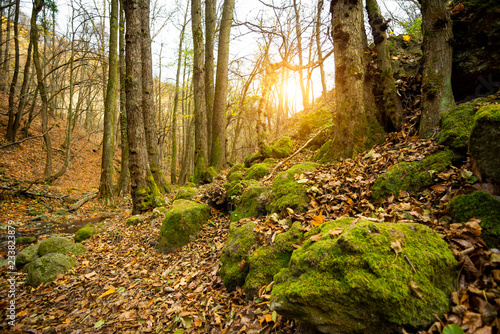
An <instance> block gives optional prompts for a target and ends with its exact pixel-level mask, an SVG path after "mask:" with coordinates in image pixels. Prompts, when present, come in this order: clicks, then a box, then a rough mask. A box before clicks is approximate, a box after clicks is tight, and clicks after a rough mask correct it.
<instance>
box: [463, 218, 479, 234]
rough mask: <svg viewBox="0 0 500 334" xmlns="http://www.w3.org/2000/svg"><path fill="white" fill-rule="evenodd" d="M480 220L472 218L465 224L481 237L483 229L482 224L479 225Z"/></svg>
mask: <svg viewBox="0 0 500 334" xmlns="http://www.w3.org/2000/svg"><path fill="white" fill-rule="evenodd" d="M480 222H481V220H480V219H476V218H472V219H471V220H469V221H468V222H467V223H465V226H466V227H467V228H468V229H469V230H470V231H471V232H472V234H474V235H475V236H476V237H479V236H480V235H481V230H482V228H481V225H479V223H480Z"/></svg>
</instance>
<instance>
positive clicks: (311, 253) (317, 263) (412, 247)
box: [271, 218, 457, 334]
mask: <svg viewBox="0 0 500 334" xmlns="http://www.w3.org/2000/svg"><path fill="white" fill-rule="evenodd" d="M352 220H353V219H352V218H346V219H341V220H337V221H334V222H328V223H324V224H323V225H322V226H321V227H320V228H319V229H318V230H317V234H315V235H313V236H312V237H310V238H309V239H308V240H306V241H305V242H304V245H303V246H302V247H301V248H299V249H297V250H295V251H294V252H293V253H292V257H291V259H290V263H289V266H288V268H286V269H283V270H281V271H280V272H279V273H278V274H277V275H275V277H274V281H275V284H274V287H273V290H272V294H271V309H272V310H275V311H277V312H278V313H279V314H282V315H285V316H288V317H293V318H295V319H297V320H298V321H300V322H304V323H307V324H309V325H310V326H311V327H315V328H316V329H317V330H319V331H320V332H322V333H367V334H371V333H378V334H380V333H392V332H393V331H394V327H397V326H401V325H409V326H412V327H420V326H423V325H427V324H430V323H432V322H433V321H435V318H434V316H433V314H436V315H438V316H439V317H441V316H442V315H443V313H444V312H446V311H447V310H448V309H449V296H450V293H451V291H453V290H454V283H455V282H456V276H457V270H456V267H455V265H456V260H455V258H454V256H453V254H452V252H451V251H450V250H449V249H448V245H447V244H446V242H444V241H443V240H442V239H441V238H440V237H439V235H437V234H436V233H435V232H434V231H432V230H431V229H430V228H428V227H426V226H424V225H420V224H407V223H398V224H393V223H377V224H375V223H373V222H369V221H364V220H359V221H357V223H356V224H355V225H354V226H352V227H351V226H350V225H351V223H352ZM311 234H312V233H311ZM311 234H309V235H311ZM410 262H411V265H410ZM412 265H413V267H414V268H415V271H416V272H415V271H413V268H412Z"/></svg>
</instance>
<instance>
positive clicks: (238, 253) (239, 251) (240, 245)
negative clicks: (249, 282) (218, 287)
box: [219, 222, 257, 291]
mask: <svg viewBox="0 0 500 334" xmlns="http://www.w3.org/2000/svg"><path fill="white" fill-rule="evenodd" d="M255 225H256V224H255V223H254V222H249V223H247V224H245V225H243V226H241V227H239V228H235V227H234V226H232V228H231V231H230V232H229V237H228V239H227V244H226V247H224V248H223V249H222V252H221V255H220V260H221V268H220V272H219V275H220V277H221V278H222V282H223V283H224V286H225V287H226V289H228V290H229V291H233V290H235V289H236V287H238V286H242V285H243V284H244V283H245V277H246V276H247V274H248V264H247V263H246V260H247V259H248V255H249V252H250V250H251V249H252V247H253V246H254V245H255V243H256V242H257V233H256V232H255V231H254V229H255Z"/></svg>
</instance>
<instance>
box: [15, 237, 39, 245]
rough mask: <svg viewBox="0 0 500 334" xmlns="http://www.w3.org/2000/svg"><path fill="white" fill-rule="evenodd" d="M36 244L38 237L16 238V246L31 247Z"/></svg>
mask: <svg viewBox="0 0 500 334" xmlns="http://www.w3.org/2000/svg"><path fill="white" fill-rule="evenodd" d="M34 242H36V237H19V238H16V244H18V245H29V244H32V243H34Z"/></svg>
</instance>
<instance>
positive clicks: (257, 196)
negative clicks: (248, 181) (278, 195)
mask: <svg viewBox="0 0 500 334" xmlns="http://www.w3.org/2000/svg"><path fill="white" fill-rule="evenodd" d="M270 192H271V189H270V188H269V187H259V186H250V187H248V188H246V189H245V190H244V191H243V194H242V195H241V198H240V200H239V202H238V205H237V207H236V210H234V211H233V212H232V213H231V221H238V220H240V219H243V218H250V217H260V216H262V215H265V214H266V207H265V205H266V203H267V201H268V198H269V193H270Z"/></svg>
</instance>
